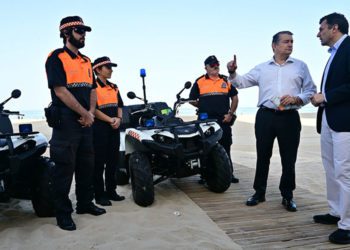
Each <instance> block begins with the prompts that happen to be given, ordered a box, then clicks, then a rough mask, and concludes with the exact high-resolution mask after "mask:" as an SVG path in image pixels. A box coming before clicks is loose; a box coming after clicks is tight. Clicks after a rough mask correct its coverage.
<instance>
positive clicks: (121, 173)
mask: <svg viewBox="0 0 350 250" xmlns="http://www.w3.org/2000/svg"><path fill="white" fill-rule="evenodd" d="M115 179H116V182H117V185H119V186H123V185H127V184H129V179H130V174H129V166H128V159H126V158H125V151H120V152H119V158H118V165H117V171H116V173H115Z"/></svg>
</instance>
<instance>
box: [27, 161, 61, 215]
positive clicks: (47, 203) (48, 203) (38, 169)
mask: <svg viewBox="0 0 350 250" xmlns="http://www.w3.org/2000/svg"><path fill="white" fill-rule="evenodd" d="M54 165H55V163H54V162H52V161H51V160H50V159H49V158H47V157H41V158H39V159H38V161H37V165H36V166H34V169H35V178H34V183H33V193H32V204H33V209H34V212H35V214H36V215H37V216H38V217H53V216H55V211H54V205H53V200H52V195H51V192H50V191H51V181H50V177H49V171H50V169H51V168H53V167H54Z"/></svg>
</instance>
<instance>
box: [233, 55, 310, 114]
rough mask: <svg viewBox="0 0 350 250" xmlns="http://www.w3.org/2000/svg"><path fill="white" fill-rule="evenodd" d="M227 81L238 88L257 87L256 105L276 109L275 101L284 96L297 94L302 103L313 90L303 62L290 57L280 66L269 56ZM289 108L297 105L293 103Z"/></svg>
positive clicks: (308, 100)
mask: <svg viewBox="0 0 350 250" xmlns="http://www.w3.org/2000/svg"><path fill="white" fill-rule="evenodd" d="M228 80H229V82H231V84H232V85H233V86H235V87H236V88H238V89H242V88H249V87H252V86H259V100H258V104H257V106H258V107H260V106H265V107H268V108H272V109H276V108H277V105H276V102H275V100H276V99H279V98H280V97H282V96H284V95H290V96H298V97H299V98H300V99H301V100H302V101H303V105H305V104H307V103H309V102H310V98H311V96H313V95H314V94H315V93H316V85H315V84H314V82H313V80H312V78H311V75H310V73H309V69H308V67H307V65H306V64H305V63H304V62H303V61H300V60H298V59H295V58H292V57H289V58H288V59H287V60H286V62H285V63H284V64H281V65H280V64H278V63H276V62H275V60H274V59H271V60H269V61H267V62H264V63H261V64H259V65H257V66H255V67H254V68H253V69H252V70H250V71H249V72H248V73H247V74H245V75H238V74H235V76H234V77H231V76H230V77H229V78H228ZM292 108H299V107H296V106H295V105H293V107H292Z"/></svg>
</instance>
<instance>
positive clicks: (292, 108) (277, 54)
mask: <svg viewBox="0 0 350 250" xmlns="http://www.w3.org/2000/svg"><path fill="white" fill-rule="evenodd" d="M272 50H273V53H274V56H273V58H272V59H271V60H269V61H267V62H264V63H261V64H259V65H257V66H256V67H254V68H253V69H252V70H251V71H249V72H248V73H247V74H245V75H238V74H236V69H237V63H236V56H234V60H232V61H230V62H229V63H228V64H227V68H228V71H229V73H230V77H229V79H228V80H229V81H230V82H231V83H232V85H233V86H235V87H236V88H239V89H241V88H249V87H252V86H258V87H259V100H258V105H257V106H258V107H259V110H258V112H257V114H256V121H255V137H256V149H257V163H256V172H255V180H254V186H253V187H254V189H255V194H254V195H253V196H251V197H250V198H249V199H248V200H247V202H246V204H247V206H255V205H257V204H259V202H264V201H265V194H266V186H267V178H268V173H269V165H270V158H271V156H272V149H273V143H274V140H275V138H277V140H278V144H279V148H280V156H281V162H282V176H281V181H280V185H279V189H280V192H281V195H282V204H283V205H284V207H285V208H286V210H287V211H291V212H295V211H297V206H296V203H295V202H294V200H293V190H294V189H295V162H296V159H297V152H298V147H299V141H300V130H301V123H300V117H299V113H298V111H297V109H299V108H300V107H301V106H303V105H306V104H307V103H308V102H309V101H310V97H311V96H312V95H313V94H315V93H316V86H315V84H314V82H313V80H312V78H311V75H310V73H309V70H308V67H307V65H306V64H305V63H304V62H302V61H300V60H298V59H295V58H292V57H290V55H291V54H292V51H293V34H292V33H291V32H290V31H281V32H278V33H277V34H275V35H274V36H273V38H272Z"/></svg>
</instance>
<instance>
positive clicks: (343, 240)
mask: <svg viewBox="0 0 350 250" xmlns="http://www.w3.org/2000/svg"><path fill="white" fill-rule="evenodd" d="M329 241H330V242H332V243H335V244H350V230H344V229H337V230H335V231H334V232H333V233H331V235H329Z"/></svg>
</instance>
